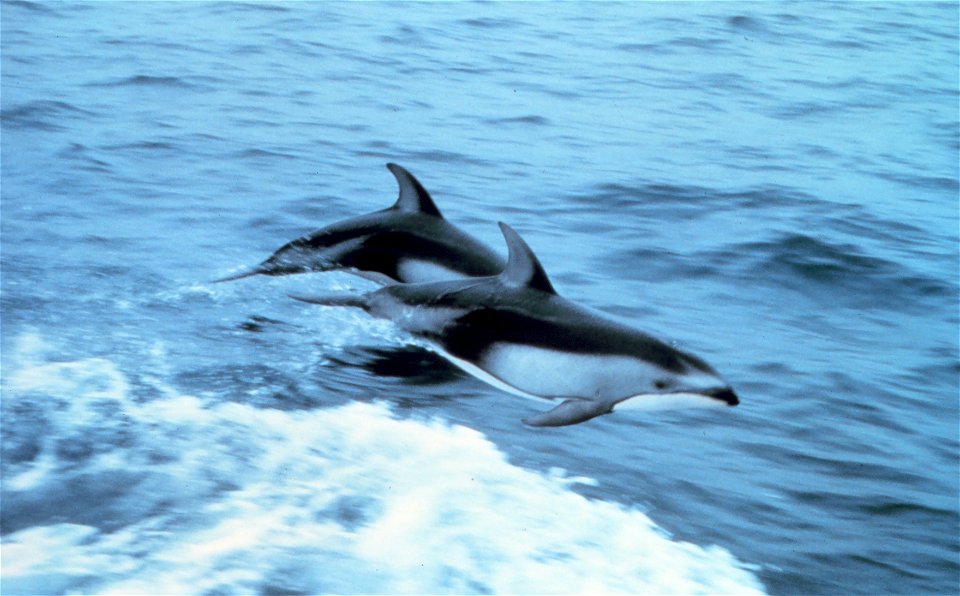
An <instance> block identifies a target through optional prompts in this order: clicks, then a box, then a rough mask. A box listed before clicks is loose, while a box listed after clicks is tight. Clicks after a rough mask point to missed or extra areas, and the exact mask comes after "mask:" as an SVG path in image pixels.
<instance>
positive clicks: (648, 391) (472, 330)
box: [293, 223, 739, 426]
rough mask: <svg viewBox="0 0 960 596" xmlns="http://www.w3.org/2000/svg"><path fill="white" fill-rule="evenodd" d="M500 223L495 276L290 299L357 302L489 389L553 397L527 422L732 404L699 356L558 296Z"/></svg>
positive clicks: (534, 259)
mask: <svg viewBox="0 0 960 596" xmlns="http://www.w3.org/2000/svg"><path fill="white" fill-rule="evenodd" d="M500 229H501V231H502V232H503V236H504V238H505V239H506V242H507V248H508V250H509V257H508V260H507V266H506V268H505V269H504V270H503V272H502V273H501V274H500V275H497V276H489V277H483V278H475V279H464V280H456V281H447V282H435V283H424V284H410V285H393V286H387V287H385V288H382V289H380V290H377V291H375V292H371V293H368V294H358V295H333V296H321V297H304V296H293V297H294V298H297V299H298V300H303V301H305V302H311V303H315V304H323V305H328V306H353V307H359V308H363V309H364V310H366V311H367V312H369V313H370V314H372V315H374V316H377V317H381V318H386V319H390V320H393V321H394V322H395V323H396V324H397V325H399V326H400V327H402V328H403V329H406V330H407V331H409V332H410V333H412V334H414V335H416V336H419V337H422V338H424V339H426V340H428V341H429V342H430V343H432V344H434V345H435V346H436V347H437V349H438V351H439V352H440V353H441V354H442V355H444V356H445V357H446V358H448V359H449V360H450V361H452V362H453V363H454V364H456V365H457V366H459V367H460V368H462V369H463V370H465V371H466V372H468V373H470V374H472V375H474V376H476V377H478V378H480V379H481V380H483V381H486V382H488V383H490V384H492V385H494V386H495V387H498V388H500V389H503V390H505V391H509V392H511V393H514V394H519V395H522V396H524V397H530V398H534V399H538V400H546V401H549V402H554V403H555V402H557V401H559V402H560V403H559V405H556V407H554V408H553V409H552V410H549V411H547V412H543V413H540V414H536V415H534V416H530V417H528V418H526V419H524V423H526V424H529V425H531V426H565V425H568V424H577V423H579V422H584V421H586V420H590V419H591V418H594V417H596V416H600V415H602V414H609V413H610V412H612V411H614V410H619V409H628V408H649V409H653V408H664V407H690V406H694V407H696V406H735V405H737V404H738V403H739V399H738V398H737V395H736V394H735V393H734V392H733V390H732V389H731V388H730V385H728V384H727V382H726V381H724V380H723V379H722V378H721V377H720V376H719V375H718V374H717V372H716V371H714V370H713V368H711V367H710V366H709V365H708V364H707V363H706V362H704V361H703V360H701V359H700V358H697V357H696V356H693V355H691V354H687V353H685V352H682V351H680V350H678V349H676V348H674V347H672V346H670V345H668V344H667V343H664V342H663V341H660V340H658V339H656V338H655V337H652V336H650V335H648V334H646V333H643V332H641V331H638V330H636V329H633V328H631V327H628V326H625V325H622V324H620V323H617V322H614V321H612V320H609V319H607V318H605V317H603V316H602V315H600V314H598V313H595V312H593V311H591V310H589V309H586V308H584V307H582V306H579V305H577V304H575V303H573V302H571V301H569V300H567V299H565V298H562V297H561V296H559V295H558V294H557V293H556V291H555V290H554V289H553V285H552V284H551V283H550V280H549V278H548V277H547V274H546V272H545V271H544V270H543V267H542V266H541V265H540V261H539V260H538V259H537V257H536V255H534V253H533V251H532V250H530V247H529V246H527V244H526V243H525V242H524V241H523V239H522V238H520V236H519V235H518V234H517V233H516V232H515V231H514V230H513V229H512V228H511V227H510V226H508V225H506V224H504V223H501V224H500Z"/></svg>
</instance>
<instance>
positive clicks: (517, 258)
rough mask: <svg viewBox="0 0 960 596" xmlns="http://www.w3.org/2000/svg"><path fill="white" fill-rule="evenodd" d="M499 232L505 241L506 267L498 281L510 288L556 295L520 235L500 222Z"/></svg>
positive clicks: (548, 279)
mask: <svg viewBox="0 0 960 596" xmlns="http://www.w3.org/2000/svg"><path fill="white" fill-rule="evenodd" d="M500 231H501V232H502V233H503V238H504V239H505V240H506V241H507V251H508V253H509V254H508V256H507V266H506V268H505V269H504V270H503V273H501V274H500V280H501V281H502V282H503V283H505V284H507V285H510V286H515V287H523V286H526V287H528V288H533V289H535V290H540V291H541V292H549V293H550V294H556V293H557V292H556V290H554V289H553V284H551V283H550V278H548V277H547V273H546V272H545V271H544V270H543V265H541V264H540V261H539V260H537V255H535V254H533V251H532V250H530V247H529V246H527V243H526V242H524V241H523V238H521V237H520V234H517V232H516V231H515V230H514V229H513V228H511V227H510V226H508V225H507V224H505V223H503V222H502V221H501V222H500Z"/></svg>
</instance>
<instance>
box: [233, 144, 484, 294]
mask: <svg viewBox="0 0 960 596" xmlns="http://www.w3.org/2000/svg"><path fill="white" fill-rule="evenodd" d="M387 168H388V169H389V170H390V172H391V173H392V174H393V175H394V177H396V179H397V183H398V184H399V185H400V196H399V198H397V202H396V203H395V204H394V205H393V206H391V207H388V208H387V209H383V210H380V211H375V212H373V213H369V214H367V215H361V216H359V217H354V218H351V219H347V220H345V221H341V222H338V223H334V224H331V225H329V226H327V227H325V228H321V229H319V230H316V231H314V232H311V233H310V234H307V235H306V236H303V237H301V238H297V239H296V240H293V241H291V242H288V243H287V244H284V245H283V246H281V247H280V248H279V249H277V251H276V252H274V253H273V254H272V255H271V256H270V258H268V259H267V260H265V261H263V262H262V263H260V264H259V265H257V266H256V267H253V268H252V269H248V270H246V271H242V272H240V273H237V274H234V275H230V276H227V277H224V278H221V279H218V280H216V281H218V282H221V281H232V280H236V279H242V278H245V277H250V276H253V275H290V274H294V273H307V272H311V271H333V270H339V269H345V270H348V271H351V272H352V273H356V274H358V275H361V276H363V277H366V278H368V279H372V280H374V281H376V282H379V283H381V284H383V283H395V282H404V283H412V282H428V281H438V280H449V279H458V278H464V277H471V276H483V275H495V274H496V273H498V272H500V271H501V270H502V269H503V259H502V258H501V257H500V256H499V255H497V254H496V253H495V252H494V251H493V250H491V249H490V248H488V247H487V246H486V245H485V244H483V243H482V242H480V241H479V240H477V239H475V238H473V237H472V236H469V235H468V234H466V233H464V232H463V231H461V230H460V229H458V228H457V227H455V226H454V225H452V224H450V223H449V222H447V220H446V219H444V218H443V216H442V215H441V214H440V210H439V209H437V206H436V204H434V202H433V199H432V198H431V197H430V193H428V192H427V190H426V189H425V188H424V187H423V185H422V184H420V182H419V181H418V180H417V179H416V178H414V177H413V175H412V174H411V173H410V172H408V171H407V170H406V169H404V168H402V167H400V166H398V165H397V164H395V163H388V164H387Z"/></svg>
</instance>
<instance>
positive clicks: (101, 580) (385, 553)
mask: <svg viewBox="0 0 960 596" xmlns="http://www.w3.org/2000/svg"><path fill="white" fill-rule="evenodd" d="M4 368H5V375H4V386H3V393H4V399H3V401H2V408H3V416H4V422H5V425H4V426H5V432H4V443H5V445H4V447H5V448H4V451H3V461H2V466H3V478H4V483H3V502H4V518H3V534H4V535H3V555H4V556H3V560H2V566H3V567H2V576H3V586H2V587H3V592H4V593H5V594H16V593H54V592H65V591H70V592H80V591H82V592H101V593H133V592H151V593H187V592H189V593H210V592H229V593H236V592H282V593H320V592H341V593H450V592H454V593H494V592H513V593H517V592H526V593H547V592H550V593H557V592H563V593H573V592H584V593H586V592H589V593H598V592H623V593H638V592H661V593H666V592H669V593H687V592H712V593H757V592H760V591H762V586H761V585H760V583H759V582H758V580H757V579H756V577H755V576H754V575H753V573H752V572H751V571H750V570H748V569H747V568H746V567H745V566H744V565H743V564H742V563H740V562H739V561H737V560H736V559H735V558H734V557H733V556H732V555H730V554H729V553H728V552H727V551H725V550H723V549H721V548H718V547H715V546H709V547H701V546H697V545H694V544H690V543H686V542H680V541H677V540H673V539H671V538H670V537H669V536H668V535H667V534H666V533H665V532H664V531H663V530H662V529H661V528H659V527H658V526H657V525H656V524H654V523H653V522H652V521H651V520H650V519H649V518H648V517H647V516H646V515H645V514H643V513H641V512H639V511H636V510H633V509H629V508H625V507H624V506H622V505H619V504H614V503H609V502H605V501H600V500H590V499H587V498H586V497H584V496H582V495H580V494H578V493H577V492H575V491H574V490H572V488H571V487H572V486H573V485H574V484H576V483H578V482H590V481H589V480H585V479H575V478H569V477H566V476H565V475H564V474H563V473H562V472H554V473H538V472H533V471H530V470H526V469H523V468H520V467H517V466H515V465H512V464H511V463H510V462H509V461H507V458H506V456H505V455H504V454H503V452H501V451H500V450H499V449H498V448H497V447H496V446H495V445H494V444H493V443H491V442H490V441H489V440H488V439H487V438H486V437H484V436H483V435H482V434H480V433H478V432H476V431H474V430H471V429H468V428H465V427H462V426H455V425H450V424H447V423H444V422H442V421H439V420H435V419H431V420H427V419H405V420H403V419H398V418H397V417H395V416H394V415H393V414H392V413H391V411H390V410H389V409H388V408H387V407H386V406H385V405H383V404H361V403H353V404H348V405H346V406H341V407H335V408H324V409H313V410H289V411H281V410H278V409H270V408H256V407H253V406H251V405H248V404H244V403H229V402H224V401H221V400H220V399H219V398H218V397H217V396H216V395H205V396H203V397H197V396H191V395H183V394H180V393H178V392H177V391H176V390H174V389H173V388H172V387H169V386H165V385H163V383H162V382H161V381H159V380H158V381H156V382H157V383H158V386H157V391H156V392H154V395H153V397H149V398H144V397H143V396H142V395H141V394H139V393H137V392H135V391H133V389H132V383H131V381H130V380H129V379H128V377H127V375H125V374H124V373H123V372H121V371H120V370H119V368H118V366H117V365H116V364H114V363H113V362H112V361H110V360H109V359H104V358H89V359H80V360H72V361H58V360H57V359H56V355H55V354H54V353H53V352H51V351H50V350H49V348H48V347H46V346H44V345H43V343H42V341H41V340H40V339H39V338H38V337H36V336H33V335H27V336H24V337H21V338H20V340H19V347H18V348H17V349H16V350H15V353H14V354H13V355H12V356H10V357H9V358H7V362H6V363H5V366H4ZM68 494H69V495H71V497H70V499H68V500H65V499H64V498H63V496H64V495H68Z"/></svg>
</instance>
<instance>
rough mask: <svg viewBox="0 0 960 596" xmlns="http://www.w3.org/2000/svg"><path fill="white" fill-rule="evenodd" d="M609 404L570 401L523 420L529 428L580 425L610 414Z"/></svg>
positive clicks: (579, 400) (582, 400) (575, 399)
mask: <svg viewBox="0 0 960 596" xmlns="http://www.w3.org/2000/svg"><path fill="white" fill-rule="evenodd" d="M610 412H611V409H610V407H609V406H608V405H607V404H604V403H601V402H597V401H592V400H589V399H577V398H573V399H568V400H566V401H564V402H563V403H562V404H560V405H559V406H557V407H555V408H554V409H552V410H550V411H549V412H542V413H540V414H535V415H533V416H528V417H527V418H524V419H523V423H524V424H526V425H528V426H569V425H571V424H579V423H580V422H585V421H587V420H590V419H591V418H596V417H597V416H602V415H603V414H609V413H610Z"/></svg>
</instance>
